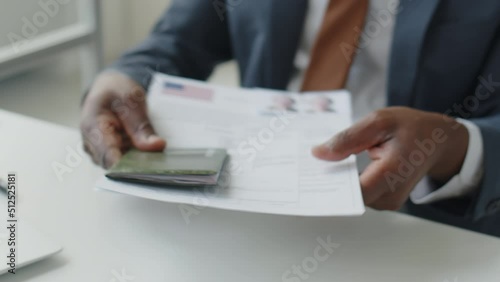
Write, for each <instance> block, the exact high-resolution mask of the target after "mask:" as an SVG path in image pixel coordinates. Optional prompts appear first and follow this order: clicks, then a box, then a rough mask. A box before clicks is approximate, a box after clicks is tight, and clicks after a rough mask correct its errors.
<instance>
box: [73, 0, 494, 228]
mask: <svg viewBox="0 0 500 282" xmlns="http://www.w3.org/2000/svg"><path fill="white" fill-rule="evenodd" d="M498 15H500V2H498V1H496V0H485V1H483V2H481V5H471V3H470V1H466V0H435V1H422V0H420V1H417V0H399V1H398V0H371V1H370V0H359V1H346V0H314V1H306V0H293V1H286V4H285V2H284V1H278V0H252V1H245V0H231V1H229V0H226V1H222V0H218V1H206V0H177V1H174V3H173V4H172V6H171V7H170V8H169V9H168V11H167V12H166V13H165V14H164V16H163V17H162V18H161V19H160V20H159V22H158V24H157V25H156V27H155V29H154V30H153V32H152V33H151V35H150V36H149V37H148V38H147V39H146V40H145V41H144V42H143V43H142V44H140V45H139V46H137V47H135V48H133V49H132V50H130V51H129V52H127V53H126V54H124V55H123V56H122V57H121V58H120V59H119V60H118V61H117V62H116V64H114V65H113V66H112V67H111V68H110V69H108V70H106V71H104V72H103V73H102V74H101V75H99V76H98V77H97V79H96V80H95V82H94V84H93V86H92V87H91V89H90V91H89V92H88V94H87V96H86V98H85V100H84V103H83V110H82V123H81V129H82V134H83V138H84V140H85V144H86V146H85V147H86V150H87V151H88V152H89V154H90V155H91V156H92V158H93V160H94V161H95V162H96V163H98V164H100V165H102V166H104V167H109V166H110V165H112V164H113V163H115V162H116V161H117V160H118V159H119V158H120V156H121V155H122V153H123V152H125V151H126V150H127V149H128V148H130V147H131V146H134V147H136V148H138V149H140V150H145V151H157V150H162V149H164V147H165V146H166V141H165V140H163V139H162V138H160V137H158V136H157V135H156V134H155V133H154V129H153V128H152V126H151V124H150V123H149V120H148V116H147V112H146V106H145V101H144V100H145V90H146V89H147V87H148V84H149V80H150V78H151V75H152V73H153V72H155V71H158V72H163V73H167V74H171V75H177V76H183V77H189V78H194V79H200V80H205V79H207V78H208V76H209V75H210V74H211V72H212V70H213V69H214V67H215V66H216V65H217V64H219V63H221V62H224V61H228V60H231V59H235V60H236V61H237V63H238V66H239V70H240V78H241V84H242V86H244V87H266V88H273V89H288V90H291V91H309V90H315V91H318V90H332V89H338V88H347V89H348V90H350V91H351V93H352V97H353V105H354V114H355V120H356V121H357V123H356V124H355V125H353V126H352V127H351V128H349V129H347V130H345V131H344V132H342V133H340V134H338V135H337V136H334V137H333V138H332V139H331V140H329V141H327V142H326V143H325V144H322V145H318V146H317V147H315V148H313V150H312V151H313V154H314V155H315V156H316V157H318V158H320V159H324V160H330V161H337V160H341V159H344V158H346V157H347V156H349V155H351V154H360V153H362V157H361V159H363V154H364V156H367V157H366V159H367V160H368V162H367V167H366V168H365V169H364V170H363V172H362V174H361V176H360V181H361V186H362V191H363V198H364V201H365V204H366V205H367V206H370V207H373V208H375V209H380V210H398V209H400V208H401V207H402V206H403V205H404V204H405V203H406V204H407V205H406V206H407V210H408V211H409V212H411V213H413V214H416V215H419V216H422V217H427V218H430V219H433V220H437V221H441V222H444V223H449V224H454V225H457V226H462V227H464V228H468V229H472V230H476V231H480V232H484V233H488V234H493V235H497V236H500V174H499V173H498V166H499V165H500V148H498V144H500V93H499V92H500V17H499V16H498ZM97 133H100V134H97ZM96 136H97V137H96Z"/></svg>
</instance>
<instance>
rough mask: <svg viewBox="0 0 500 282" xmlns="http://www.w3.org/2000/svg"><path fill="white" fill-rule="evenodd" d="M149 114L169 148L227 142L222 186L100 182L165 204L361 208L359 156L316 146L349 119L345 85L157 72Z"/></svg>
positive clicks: (337, 212) (270, 209)
mask: <svg viewBox="0 0 500 282" xmlns="http://www.w3.org/2000/svg"><path fill="white" fill-rule="evenodd" d="M148 106H149V113H150V118H151V120H152V122H153V124H154V127H155V129H156V130H157V132H158V133H159V135H160V136H162V137H165V138H166V139H167V140H168V146H169V147H171V148H196V147H205V148H206V147H223V148H226V149H227V150H228V153H229V156H230V160H229V162H228V164H227V165H226V168H225V172H224V173H223V176H222V179H221V181H219V182H220V183H219V186H218V187H201V188H199V189H169V188H165V187H155V186H147V185H140V184H127V183H123V182H115V181H112V180H108V179H106V178H102V179H101V180H100V181H99V182H98V183H97V187H98V188H100V189H105V190H111V191H115V192H120V193H125V194H129V195H133V196H137V197H142V198H148V199H154V200H159V201H165V202H173V203H181V204H193V205H202V206H208V207H213V208H221V209H228V210H240V211H247V212H258V213H271V214H285V215H299V216H341V215H360V214H362V213H363V212H364V205H363V200H362V196H361V191H360V186H359V178H358V171H357V168H356V162H355V157H354V156H353V157H350V158H348V159H346V160H344V161H341V162H325V161H321V160H317V159H315V158H314V157H313V156H312V155H311V148H312V147H313V146H314V145H317V144H320V143H322V142H324V141H326V140H327V139H329V138H331V137H332V136H333V135H335V134H336V133H337V132H339V131H340V130H342V129H345V128H347V127H348V126H349V125H350V124H351V104H350V96H349V93H348V92H346V91H343V90H342V91H333V92H322V93H305V94H299V93H288V92H281V91H271V90H265V89H239V88H229V87H221V86H214V85H209V84H206V83H203V82H199V81H194V80H188V79H182V78H176V77H171V76H167V75H163V74H157V75H155V78H154V79H153V81H152V85H151V87H150V90H149V97H148Z"/></svg>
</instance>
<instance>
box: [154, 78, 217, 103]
mask: <svg viewBox="0 0 500 282" xmlns="http://www.w3.org/2000/svg"><path fill="white" fill-rule="evenodd" d="M163 93H164V94H167V95H173V96H182V97H188V98H193V99H197V100H205V101H212V98H213V96H214V92H213V90H212V89H210V88H207V87H199V86H195V85H184V84H182V83H177V82H170V81H167V82H165V83H164V84H163Z"/></svg>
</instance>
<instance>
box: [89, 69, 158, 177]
mask: <svg viewBox="0 0 500 282" xmlns="http://www.w3.org/2000/svg"><path fill="white" fill-rule="evenodd" d="M80 128H81V133H82V136H83V140H84V144H85V145H84V149H85V151H86V152H87V153H88V154H89V155H90V156H91V157H92V160H93V161H94V163H96V164H98V165H100V166H102V167H104V168H109V167H110V166H112V165H113V164H115V163H116V162H117V161H118V160H119V159H120V158H121V156H122V154H123V153H124V152H125V151H127V150H129V149H130V148H131V147H136V148H137V149H139V150H143V151H162V150H163V149H164V148H165V146H166V142H165V140H163V139H161V138H160V137H158V136H157V135H156V133H155V131H154V129H153V127H152V125H151V123H150V121H149V118H148V116H147V111H146V93H145V90H144V89H143V88H142V87H141V86H140V85H139V84H137V83H136V82H134V81H133V80H132V79H130V78H128V77H127V76H125V75H123V74H120V73H115V72H107V73H103V74H101V75H100V76H99V77H98V78H97V79H96V81H95V82H94V85H93V86H92V87H91V89H90V91H89V93H88V95H87V97H86V98H85V101H84V104H83V107H82V119H81V123H80Z"/></svg>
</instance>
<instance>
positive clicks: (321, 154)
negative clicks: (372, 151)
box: [312, 111, 395, 161]
mask: <svg viewBox="0 0 500 282" xmlns="http://www.w3.org/2000/svg"><path fill="white" fill-rule="evenodd" d="M394 125H395V121H394V119H393V118H392V115H390V114H387V113H386V112H384V111H380V112H376V113H374V114H372V115H371V116H369V117H367V118H365V119H363V120H361V121H360V122H358V123H356V124H355V125H353V126H352V127H350V128H348V129H346V130H344V131H342V132H340V133H339V134H337V135H336V136H334V137H333V138H332V139H330V140H329V141H327V142H326V143H324V144H321V145H319V146H316V147H314V148H313V150H312V153H313V155H314V156H315V157H317V158H319V159H322V160H330V161H339V160H343V159H345V158H347V157H348V156H350V155H352V154H358V153H360V152H362V151H364V150H367V149H369V148H371V147H373V146H376V145H379V144H381V143H383V142H385V141H387V140H388V139H390V135H391V132H392V130H393V128H394Z"/></svg>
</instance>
